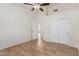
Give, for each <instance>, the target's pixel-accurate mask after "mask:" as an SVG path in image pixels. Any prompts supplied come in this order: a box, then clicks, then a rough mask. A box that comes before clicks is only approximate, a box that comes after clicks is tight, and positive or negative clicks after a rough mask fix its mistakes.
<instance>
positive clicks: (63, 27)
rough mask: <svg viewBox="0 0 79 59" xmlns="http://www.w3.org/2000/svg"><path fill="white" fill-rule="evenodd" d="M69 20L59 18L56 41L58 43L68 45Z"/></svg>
mask: <svg viewBox="0 0 79 59" xmlns="http://www.w3.org/2000/svg"><path fill="white" fill-rule="evenodd" d="M69 40H70V38H69V19H67V18H63V19H62V18H61V19H59V20H58V41H59V43H63V44H69Z"/></svg>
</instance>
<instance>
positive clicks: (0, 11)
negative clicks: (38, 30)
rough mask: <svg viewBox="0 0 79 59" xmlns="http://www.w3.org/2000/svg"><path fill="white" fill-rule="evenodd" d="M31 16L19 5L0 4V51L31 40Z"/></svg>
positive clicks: (28, 11)
mask: <svg viewBox="0 0 79 59" xmlns="http://www.w3.org/2000/svg"><path fill="white" fill-rule="evenodd" d="M33 17H34V16H33V14H32V13H31V12H30V9H28V8H27V7H26V8H23V7H22V6H21V5H19V4H0V49H2V48H6V47H9V46H13V45H16V44H20V43H23V42H26V41H29V40H31V35H32V34H31V33H32V24H31V23H32V20H33Z"/></svg>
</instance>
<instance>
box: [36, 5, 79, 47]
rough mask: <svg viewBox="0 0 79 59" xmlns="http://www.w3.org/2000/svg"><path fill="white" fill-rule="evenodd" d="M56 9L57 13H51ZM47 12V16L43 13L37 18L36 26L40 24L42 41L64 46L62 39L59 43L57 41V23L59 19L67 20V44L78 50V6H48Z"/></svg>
mask: <svg viewBox="0 0 79 59" xmlns="http://www.w3.org/2000/svg"><path fill="white" fill-rule="evenodd" d="M57 8H58V12H53V10H54V9H57ZM48 10H49V11H48V13H47V14H48V15H46V12H45V11H44V12H39V13H38V16H37V17H38V21H37V24H38V23H40V24H41V35H42V37H43V39H44V40H46V41H51V42H57V43H62V44H66V43H65V42H63V39H61V41H60V40H59V37H58V36H59V35H58V29H57V28H58V22H59V21H60V20H61V19H62V20H63V19H67V20H69V32H68V33H66V34H67V35H68V36H69V42H68V43H67V44H68V45H70V46H73V47H77V48H79V36H78V35H79V20H78V19H79V11H78V10H79V4H59V5H56V6H50V7H49V8H48ZM50 23H51V24H50ZM52 27H53V28H52ZM36 28H37V27H36ZM53 36H54V37H53Z"/></svg>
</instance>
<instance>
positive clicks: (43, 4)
mask: <svg viewBox="0 0 79 59" xmlns="http://www.w3.org/2000/svg"><path fill="white" fill-rule="evenodd" d="M47 5H50V3H42V4H40V6H47Z"/></svg>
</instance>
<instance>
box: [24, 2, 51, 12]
mask: <svg viewBox="0 0 79 59" xmlns="http://www.w3.org/2000/svg"><path fill="white" fill-rule="evenodd" d="M24 4H25V5H31V6H33V8H32V9H31V11H34V10H36V9H37V10H40V11H44V10H43V9H42V8H41V6H47V5H50V3H24Z"/></svg>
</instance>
